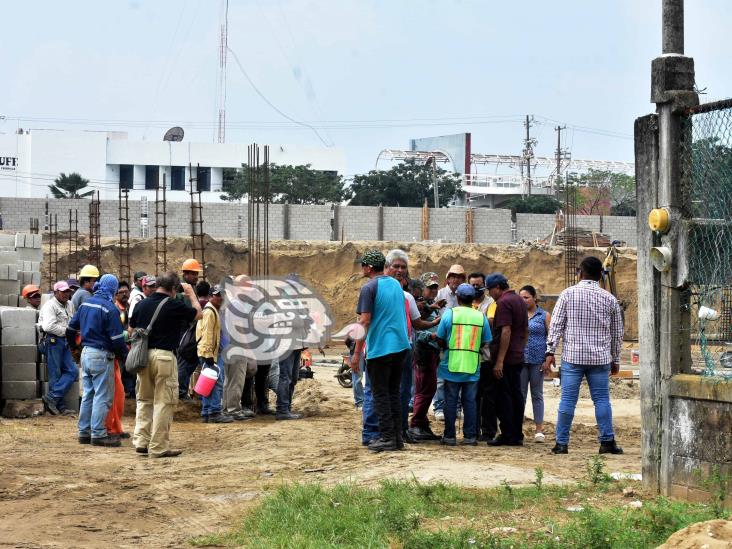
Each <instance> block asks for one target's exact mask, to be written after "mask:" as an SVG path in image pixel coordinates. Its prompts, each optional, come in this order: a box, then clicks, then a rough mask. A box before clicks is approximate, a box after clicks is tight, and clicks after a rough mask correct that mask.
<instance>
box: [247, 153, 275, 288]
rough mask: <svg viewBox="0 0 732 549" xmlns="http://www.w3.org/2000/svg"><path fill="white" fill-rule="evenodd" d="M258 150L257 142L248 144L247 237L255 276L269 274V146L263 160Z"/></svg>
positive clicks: (250, 264) (251, 273) (251, 265)
mask: <svg viewBox="0 0 732 549" xmlns="http://www.w3.org/2000/svg"><path fill="white" fill-rule="evenodd" d="M259 150H260V149H259V145H257V144H256V143H254V144H252V145H250V146H249V148H248V164H247V176H248V177H247V179H248V183H249V188H248V200H247V240H248V245H249V276H252V277H258V276H267V275H269V204H270V202H271V195H270V172H269V146H267V145H265V146H264V151H263V155H262V159H263V162H262V163H261V164H260V157H259Z"/></svg>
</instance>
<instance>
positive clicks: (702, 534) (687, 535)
mask: <svg viewBox="0 0 732 549" xmlns="http://www.w3.org/2000/svg"><path fill="white" fill-rule="evenodd" d="M699 547H704V548H705V549H730V548H732V521H730V520H722V519H717V520H708V521H706V522H697V523H696V524H692V525H691V526H687V527H686V528H684V529H682V530H679V531H678V532H676V533H675V534H673V535H672V536H671V537H670V538H668V541H667V542H666V543H664V544H663V545H660V546H659V547H658V549H697V548H699Z"/></svg>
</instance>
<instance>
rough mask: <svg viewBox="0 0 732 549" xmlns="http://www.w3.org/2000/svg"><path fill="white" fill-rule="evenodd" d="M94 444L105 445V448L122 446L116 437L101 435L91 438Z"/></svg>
mask: <svg viewBox="0 0 732 549" xmlns="http://www.w3.org/2000/svg"><path fill="white" fill-rule="evenodd" d="M91 445H92V446H104V447H105V448H118V447H120V446H122V443H121V442H120V441H119V439H118V438H116V437H110V436H106V437H99V438H92V439H91Z"/></svg>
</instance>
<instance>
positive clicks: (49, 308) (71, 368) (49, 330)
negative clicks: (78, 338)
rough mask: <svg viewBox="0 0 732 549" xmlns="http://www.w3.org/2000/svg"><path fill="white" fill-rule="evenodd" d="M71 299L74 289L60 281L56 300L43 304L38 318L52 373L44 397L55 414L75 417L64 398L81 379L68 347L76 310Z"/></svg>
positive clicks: (47, 363)
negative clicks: (69, 331) (71, 321)
mask: <svg viewBox="0 0 732 549" xmlns="http://www.w3.org/2000/svg"><path fill="white" fill-rule="evenodd" d="M70 298H71V288H69V285H68V284H67V283H66V281H64V280H59V281H58V282H56V284H54V285H53V297H52V298H51V299H49V300H48V301H47V302H46V303H45V304H44V305H43V307H42V308H41V313H40V315H39V316H38V324H39V325H40V327H41V332H42V336H41V337H42V340H43V342H44V344H45V349H46V351H45V353H46V368H47V370H48V393H46V394H45V395H43V397H41V398H42V400H43V403H44V404H45V407H46V409H47V410H48V411H49V412H50V413H51V414H53V415H59V414H61V415H70V414H72V412H71V411H67V410H66V406H65V405H64V396H65V395H66V393H67V392H68V391H69V389H70V388H71V386H72V385H73V384H74V383H75V382H76V381H77V380H78V379H79V370H78V368H77V367H76V364H75V363H74V359H73V358H71V351H70V350H69V346H68V345H67V344H66V328H68V326H69V320H71V315H72V313H73V311H74V310H73V308H72V306H71V303H69V299H70Z"/></svg>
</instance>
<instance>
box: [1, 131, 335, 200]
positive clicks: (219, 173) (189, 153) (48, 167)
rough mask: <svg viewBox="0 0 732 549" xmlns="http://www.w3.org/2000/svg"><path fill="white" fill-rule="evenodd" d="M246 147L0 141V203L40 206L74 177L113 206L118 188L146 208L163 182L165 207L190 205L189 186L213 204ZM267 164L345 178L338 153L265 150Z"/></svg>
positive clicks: (72, 138) (72, 134)
mask: <svg viewBox="0 0 732 549" xmlns="http://www.w3.org/2000/svg"><path fill="white" fill-rule="evenodd" d="M247 146H248V145H245V144H229V143H226V144H214V143H190V142H186V141H181V142H171V141H159V142H155V141H130V140H128V139H127V133H126V132H95V131H65V130H37V129H33V130H29V131H22V130H21V131H19V132H18V133H16V134H0V196H9V197H21V198H23V197H29V198H30V197H40V198H43V197H46V196H49V195H50V194H51V193H50V191H49V189H48V186H49V185H52V184H53V181H54V179H56V178H57V177H58V176H59V174H60V173H62V172H63V173H65V174H67V175H68V174H70V173H73V172H76V173H78V174H80V175H81V176H82V177H84V178H85V179H88V180H89V184H90V187H91V188H93V189H96V190H99V196H100V198H101V199H117V197H118V193H119V188H120V186H122V187H123V188H125V187H126V188H129V189H130V194H129V197H130V199H139V198H141V197H142V196H147V197H148V199H150V200H152V199H154V197H155V189H156V187H157V186H158V182H162V181H163V178H165V184H166V188H167V196H166V198H167V199H168V200H175V201H183V200H190V198H189V195H188V191H189V190H190V185H191V184H190V180H191V178H193V179H194V180H196V179H197V184H198V185H199V187H198V188H199V189H200V190H201V191H203V192H202V194H201V198H202V200H205V201H218V200H219V195H220V194H221V185H222V180H223V170H224V168H241V165H242V164H246V163H247V157H248V155H247ZM262 160H263V158H262V153H260V162H261V161H262ZM270 162H271V163H273V164H280V165H284V164H290V165H304V164H310V165H311V167H312V168H313V169H314V170H321V171H329V172H337V173H341V174H342V173H345V157H344V154H343V151H342V150H341V149H336V148H318V147H300V146H292V145H270ZM189 166H191V167H192V169H189ZM193 184H194V186H195V185H196V182H195V181H194V183H193Z"/></svg>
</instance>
